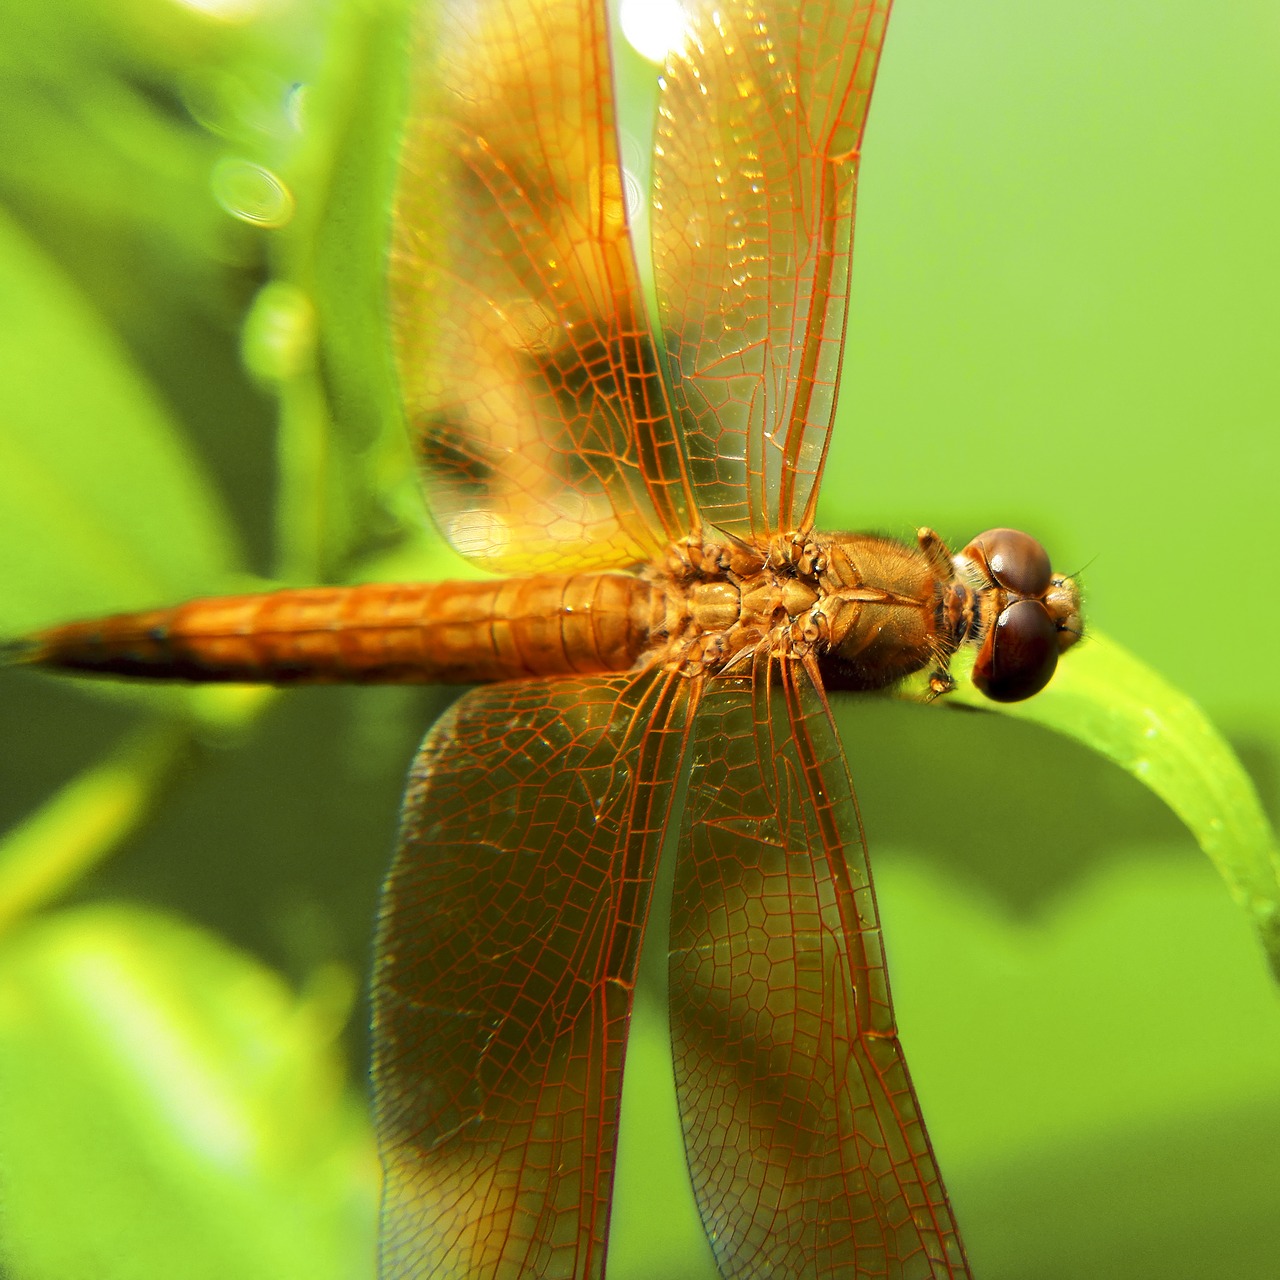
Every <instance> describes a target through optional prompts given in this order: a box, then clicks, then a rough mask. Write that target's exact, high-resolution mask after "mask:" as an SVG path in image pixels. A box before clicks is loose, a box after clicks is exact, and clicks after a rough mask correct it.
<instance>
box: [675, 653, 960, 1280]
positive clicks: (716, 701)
mask: <svg viewBox="0 0 1280 1280" xmlns="http://www.w3.org/2000/svg"><path fill="white" fill-rule="evenodd" d="M770 666H771V662H770V660H769V659H768V658H765V657H761V658H759V659H758V660H757V663H756V669H755V671H754V673H753V675H751V676H743V677H736V678H729V679H725V678H721V679H713V680H711V681H710V682H709V683H708V687H707V690H706V692H705V694H704V696H703V699H702V702H701V704H700V708H699V712H698V715H697V718H696V720H695V722H694V730H693V735H692V743H691V748H692V752H693V768H692V774H691V778H690V783H689V795H688V800H687V802H686V810H685V815H684V827H683V829H682V832H681V841H680V857H679V861H678V863H677V867H676V882H675V892H674V899H673V910H672V919H671V1032H672V1043H673V1048H674V1053H675V1064H676V1084H677V1093H678V1096H679V1101H680V1114H681V1119H682V1123H683V1127H684V1133H685V1144H686V1151H687V1155H688V1160H689V1169H690V1173H691V1174H692V1177H693V1183H694V1189H695V1192H696V1195H697V1198H698V1203H699V1206H700V1208H701V1211H702V1215H703V1221H704V1224H705V1226H706V1228H707V1234H708V1237H709V1238H710V1239H711V1241H712V1247H713V1249H714V1250H715V1253H716V1258H717V1261H718V1263H719V1265H720V1269H721V1271H722V1273H723V1275H724V1276H726V1277H752V1278H753V1280H757V1278H758V1280H766V1277H768V1278H771V1280H792V1278H794V1280H801V1278H802V1277H813V1276H831V1277H835V1276H844V1277H849V1278H850V1280H852V1278H853V1277H875V1276H882V1277H898V1278H899V1280H919V1278H922V1277H940V1276H945V1277H960V1276H967V1275H968V1274H969V1272H968V1269H967V1266H966V1264H965V1260H964V1252H963V1248H962V1246H961V1244H960V1239H959V1236H958V1234H957V1232H956V1227H955V1222H954V1219H953V1217H952V1214H951V1209H950V1205H949V1204H948V1202H947V1197H946V1192H945V1190H944V1189H943V1185H942V1180H941V1177H940V1176H939V1173H938V1169H937V1165H936V1163H935V1161H934V1157H933V1152H932V1150H931V1149H930V1146H929V1140H928V1137H927V1135H926V1133H925V1129H924V1125H923V1122H922V1120H921V1117H920V1110H919V1106H918V1104H917V1102H916V1098H915V1093H914V1091H913V1090H912V1087H911V1081H910V1078H909V1076H908V1074H907V1067H906V1062H905V1060H904V1058H903V1054H902V1048H901V1045H900V1044H899V1042H898V1039H897V1033H896V1029H895V1026H894V1021H893V1010H892V1006H891V1004H890V1000H889V985H888V978H887V975H886V972H885V964H884V954H883V946H882V942H881V936H880V923H879V918H878V915H877V912H876V903H875V895H874V892H873V890H872V885H871V873H870V867H869V865H868V861H867V854H866V846H865V843H864V841H863V837H862V827H861V823H860V821H859V818H858V813H857V807H856V802H855V800H854V796H853V789H852V786H851V784H850V781H849V776H848V772H847V770H846V768H845V762H844V755H843V752H842V750H841V747H840V741H839V738H838V737H837V736H836V732H835V728H834V725H833V724H832V722H831V720H830V718H829V715H828V714H827V710H826V707H825V704H824V701H823V699H822V696H821V694H820V693H819V692H818V691H817V689H816V688H815V687H814V686H813V684H812V683H811V682H810V679H809V677H808V675H807V674H806V673H805V672H804V671H803V670H802V669H798V668H797V667H793V666H791V665H785V664H784V665H783V666H782V667H781V669H780V671H777V672H772V673H771V671H770ZM771 676H772V680H771Z"/></svg>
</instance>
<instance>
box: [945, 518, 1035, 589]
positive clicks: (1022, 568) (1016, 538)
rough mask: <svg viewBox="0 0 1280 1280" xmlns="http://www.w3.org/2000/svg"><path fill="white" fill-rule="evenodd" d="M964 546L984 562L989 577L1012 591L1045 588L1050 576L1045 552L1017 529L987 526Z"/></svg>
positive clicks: (1029, 536) (1026, 534) (1028, 536)
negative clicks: (985, 529)
mask: <svg viewBox="0 0 1280 1280" xmlns="http://www.w3.org/2000/svg"><path fill="white" fill-rule="evenodd" d="M966 549H967V550H970V551H976V552H977V555H976V556H975V559H977V560H979V561H980V562H983V563H985V564H986V566H987V570H988V572H989V573H990V574H991V577H992V578H993V579H994V580H995V581H996V582H998V583H999V584H1000V585H1001V586H1002V587H1004V588H1005V590H1007V591H1012V592H1013V593H1014V594H1015V595H1019V596H1039V595H1043V594H1044V593H1045V591H1047V590H1048V588H1049V581H1050V579H1051V578H1052V577H1053V570H1052V568H1051V567H1050V565H1049V553H1048V552H1047V551H1045V549H1044V548H1043V547H1042V546H1041V545H1040V544H1039V543H1038V542H1037V541H1036V540H1035V539H1034V538H1033V537H1032V536H1031V535H1030V534H1029V533H1023V532H1022V530H1021V529H988V530H987V531H986V533H980V534H978V536H977V537H976V538H974V540H973V541H972V542H971V543H970V544H969V547H968V548H966Z"/></svg>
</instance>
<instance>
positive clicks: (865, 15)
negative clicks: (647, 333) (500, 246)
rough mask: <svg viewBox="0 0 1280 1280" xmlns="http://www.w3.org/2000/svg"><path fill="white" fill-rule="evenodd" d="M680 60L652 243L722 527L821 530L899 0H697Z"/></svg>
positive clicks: (680, 386) (685, 406) (696, 464)
mask: <svg viewBox="0 0 1280 1280" xmlns="http://www.w3.org/2000/svg"><path fill="white" fill-rule="evenodd" d="M686 8H687V9H688V11H689V28H688V32H689V34H688V37H687V39H686V40H685V42H684V44H683V47H682V49H681V50H680V51H677V52H674V53H672V54H671V55H670V56H669V58H668V62H667V70H666V75H665V76H664V81H663V92H662V96H661V100H660V105H659V120H658V138H657V148H656V153H655V157H654V212H653V252H654V269H655V274H656V278H657V285H658V300H659V311H660V315H661V320H662V327H663V331H664V336H665V340H666V343H667V346H668V349H669V351H670V354H671V359H672V361H673V363H674V364H675V365H676V367H677V368H678V370H679V373H680V379H679V381H678V383H677V385H676V387H675V389H674V396H675V400H676V404H677V408H678V411H679V413H680V416H681V419H682V421H683V425H684V433H685V441H686V449H687V452H688V455H689V465H690V468H691V474H692V479H693V488H694V493H695V496H696V499H697V502H698V505H699V507H700V509H701V510H702V512H703V514H704V515H705V517H706V519H707V521H708V522H709V523H710V524H712V525H715V526H718V527H720V528H725V529H729V530H732V531H733V532H735V533H739V534H745V533H747V532H751V533H754V534H755V535H757V536H760V535H763V534H770V533H774V532H779V531H782V532H790V531H792V530H795V529H797V528H808V527H810V526H811V524H812V519H813V504H814V502H815V501H816V496H817V489H818V482H819V478H820V476H821V472H822V466H823V461H824V459H825V458H826V453H827V444H828V440H829V437H830V432H831V422H832V414H833V412H834V409H835V401H836V392H837V389H838V386H839V381H840V361H841V354H842V350H843V346H844V333H845V319H846V316H847V313H848V302H849V266H850V254H851V251H852V244H853V216H854V198H855V195H856V190H857V176H858V148H859V146H860V145H861V140H862V131H863V125H864V124H865V122H866V115H867V106H868V103H869V101H870V97H871V88H872V84H873V81H874V79H875V72H876V66H877V63H878V61H879V56H880V47H881V43H882V40H883V37H884V29H885V23H886V21H887V19H888V11H889V0H822V2H821V3H819V2H818V0H792V2H791V3H778V4H772V5H769V6H768V7H767V8H764V9H756V8H754V7H752V6H748V5H733V4H724V3H722V2H721V0H690V3H689V4H688V5H687V6H686Z"/></svg>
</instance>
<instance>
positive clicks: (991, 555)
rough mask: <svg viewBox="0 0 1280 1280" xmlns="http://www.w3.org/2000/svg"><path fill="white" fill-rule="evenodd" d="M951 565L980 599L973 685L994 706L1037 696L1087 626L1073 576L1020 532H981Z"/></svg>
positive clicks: (996, 530)
mask: <svg viewBox="0 0 1280 1280" xmlns="http://www.w3.org/2000/svg"><path fill="white" fill-rule="evenodd" d="M952 563H953V565H954V566H955V571H956V575H957V576H958V577H959V578H960V579H961V580H962V581H964V582H965V583H967V584H968V585H970V586H971V587H973V588H974V589H975V590H976V591H977V592H978V594H979V595H980V597H981V598H982V608H981V613H982V618H983V622H984V624H985V625H984V626H983V629H982V639H981V641H980V648H979V650H978V656H977V658H976V660H975V661H974V664H973V682H974V684H976V685H977V686H978V688H979V689H981V690H982V692H983V693H985V694H986V695H987V697H988V698H991V699H992V700H993V701H995V702H1020V701H1021V700H1022V699H1023V698H1029V697H1031V695H1032V694H1033V693H1039V692H1040V690H1041V689H1043V688H1044V687H1045V685H1047V684H1048V683H1049V680H1050V678H1051V677H1052V675H1053V672H1054V669H1055V668H1056V667H1057V665H1058V655H1059V654H1061V653H1065V652H1066V650H1067V649H1069V648H1070V647H1071V646H1072V645H1073V644H1075V642H1076V641H1077V640H1078V639H1079V638H1080V635H1081V633H1082V631H1083V629H1084V622H1083V619H1082V617H1081V614H1080V588H1079V587H1078V586H1077V585H1076V582H1075V579H1074V578H1068V577H1066V576H1065V575H1064V574H1060V573H1054V571H1053V569H1052V567H1051V565H1050V564H1049V556H1048V553H1047V552H1046V551H1045V549H1044V548H1043V547H1042V546H1041V545H1040V543H1039V542H1037V541H1036V540H1035V538H1033V537H1032V536H1031V535H1030V534H1029V533H1022V532H1021V531H1020V530H1018V529H988V530H987V531H986V533H980V534H979V535H978V536H977V537H976V538H974V539H973V540H972V541H971V542H970V543H969V545H968V546H967V547H965V549H964V550H963V551H961V552H960V554H959V555H957V556H954V557H953V558H952Z"/></svg>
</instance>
